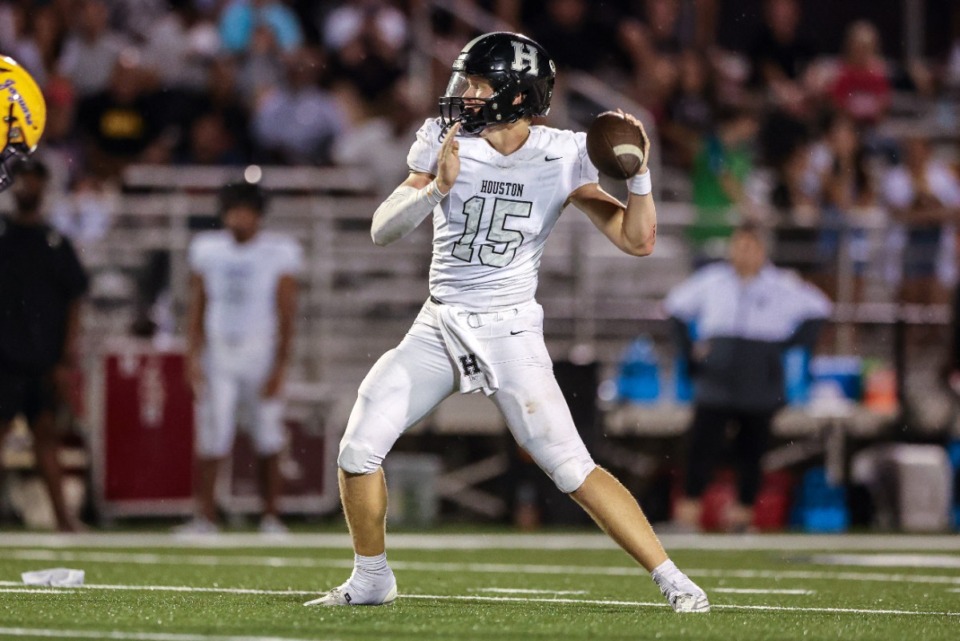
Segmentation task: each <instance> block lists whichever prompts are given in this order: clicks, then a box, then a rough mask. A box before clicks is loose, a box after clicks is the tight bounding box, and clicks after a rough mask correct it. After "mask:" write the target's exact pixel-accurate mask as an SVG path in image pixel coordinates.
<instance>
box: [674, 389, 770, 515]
mask: <svg viewBox="0 0 960 641" xmlns="http://www.w3.org/2000/svg"><path fill="white" fill-rule="evenodd" d="M773 415H774V412H772V411H770V412H743V411H739V410H731V409H724V408H718V407H703V406H700V405H697V406H696V409H695V411H694V415H693V424H692V425H691V426H690V433H689V435H688V445H687V473H686V479H685V487H684V491H685V493H686V495H687V496H688V497H690V498H699V497H700V496H701V495H702V494H703V491H704V490H705V489H706V487H707V484H708V483H710V481H711V480H712V478H713V472H714V469H715V468H716V465H717V463H718V462H719V460H720V459H721V458H722V457H723V453H724V452H725V450H726V448H725V445H726V440H727V434H728V429H729V428H730V427H731V426H733V427H735V428H736V432H735V433H734V436H733V446H734V455H735V462H736V467H737V473H738V482H739V488H738V496H739V500H740V503H741V504H743V505H753V501H754V499H756V498H757V492H758V491H759V489H760V458H761V457H762V456H763V454H764V452H766V450H767V443H768V441H769V440H770V422H771V420H772V419H773Z"/></svg>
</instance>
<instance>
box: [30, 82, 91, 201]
mask: <svg viewBox="0 0 960 641" xmlns="http://www.w3.org/2000/svg"><path fill="white" fill-rule="evenodd" d="M43 94H44V97H45V98H46V101H47V126H46V127H45V128H44V131H43V145H42V146H41V147H40V150H41V153H42V154H43V161H44V163H45V164H46V165H47V167H48V168H49V169H50V182H49V186H48V195H51V196H53V197H55V198H56V197H58V196H61V195H63V194H64V193H66V192H67V190H68V189H69V187H70V185H71V183H72V182H73V180H74V179H75V178H76V177H77V175H78V174H79V173H81V172H82V171H83V168H82V165H83V148H82V145H81V144H80V141H79V139H78V136H77V135H76V132H75V130H74V120H75V117H76V110H77V97H76V93H75V92H74V90H73V87H72V86H71V84H70V81H69V80H67V79H66V78H64V77H63V76H54V77H53V78H51V79H50V81H49V82H48V83H47V86H46V87H44V90H43Z"/></svg>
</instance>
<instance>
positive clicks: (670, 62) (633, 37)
mask: <svg viewBox="0 0 960 641" xmlns="http://www.w3.org/2000/svg"><path fill="white" fill-rule="evenodd" d="M644 15H645V20H644V21H640V20H636V19H631V18H628V19H626V20H623V21H621V22H620V23H619V28H618V33H617V39H618V42H619V45H620V48H621V49H622V50H623V51H624V53H625V54H626V56H627V59H628V60H629V63H630V68H631V70H632V73H633V88H632V92H633V93H634V94H635V95H636V96H637V100H638V101H639V102H640V103H641V104H642V105H644V106H645V107H647V109H650V110H651V111H653V112H654V113H655V114H658V113H659V112H660V110H661V108H662V107H663V104H664V102H665V101H666V100H667V98H668V97H669V96H670V95H672V94H673V91H674V88H675V87H676V83H677V65H676V59H677V56H678V55H679V53H680V52H681V51H682V50H683V42H682V41H681V36H680V32H679V30H678V26H677V25H678V22H679V18H680V2H679V0H647V2H645V3H644Z"/></svg>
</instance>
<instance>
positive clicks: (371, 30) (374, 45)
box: [322, 0, 409, 101]
mask: <svg viewBox="0 0 960 641" xmlns="http://www.w3.org/2000/svg"><path fill="white" fill-rule="evenodd" d="M322 31H323V43H324V46H325V47H326V49H327V50H328V51H329V52H330V54H331V61H330V62H331V67H332V70H331V75H332V76H333V77H334V78H336V79H341V80H346V81H347V82H349V83H351V84H353V85H354V86H356V87H357V88H358V89H359V90H360V95H361V96H363V98H364V99H365V100H371V101H372V100H375V99H376V98H378V97H380V96H381V95H387V94H389V92H390V90H391V88H392V87H393V85H394V83H395V82H396V81H397V80H398V79H399V78H400V77H401V76H402V75H403V73H404V69H405V66H406V48H407V43H408V40H409V28H408V25H407V18H406V16H405V15H404V14H403V12H402V11H400V10H399V9H398V8H397V7H395V6H393V4H392V3H390V2H387V1H386V0H353V1H352V2H347V3H344V4H342V5H341V6H339V7H337V8H336V9H334V10H333V11H331V12H330V14H329V15H328V16H327V18H326V22H325V23H324V25H323V29H322Z"/></svg>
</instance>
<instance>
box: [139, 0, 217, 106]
mask: <svg viewBox="0 0 960 641" xmlns="http://www.w3.org/2000/svg"><path fill="white" fill-rule="evenodd" d="M219 48H220V36H219V34H218V33H217V29H216V26H215V25H214V23H213V22H212V21H209V20H206V19H204V17H203V16H202V15H201V14H200V12H199V11H198V10H197V8H196V7H195V6H194V4H193V2H192V0H170V11H169V12H168V13H166V14H165V15H164V16H163V17H161V18H160V19H159V20H156V21H155V22H154V23H153V24H151V25H149V26H148V28H147V31H146V33H145V35H144V46H143V65H144V67H146V68H148V69H150V70H151V71H152V72H153V73H155V74H156V75H157V76H158V78H159V79H160V84H161V86H163V87H165V88H178V89H193V90H202V89H204V88H205V87H206V85H207V74H208V70H209V68H210V62H211V61H212V60H213V58H214V57H215V55H216V54H217V52H218V50H219Z"/></svg>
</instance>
